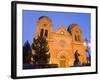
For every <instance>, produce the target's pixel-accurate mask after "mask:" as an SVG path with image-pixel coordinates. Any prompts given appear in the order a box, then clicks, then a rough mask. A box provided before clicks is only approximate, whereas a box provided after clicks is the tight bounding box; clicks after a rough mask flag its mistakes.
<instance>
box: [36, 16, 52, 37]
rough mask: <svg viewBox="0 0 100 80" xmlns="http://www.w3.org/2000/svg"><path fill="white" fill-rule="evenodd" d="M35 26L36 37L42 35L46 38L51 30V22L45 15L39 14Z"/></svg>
mask: <svg viewBox="0 0 100 80" xmlns="http://www.w3.org/2000/svg"><path fill="white" fill-rule="evenodd" d="M36 26H37V28H36V35H35V36H36V37H38V36H40V35H42V36H45V37H46V38H49V37H50V33H51V32H52V22H51V20H50V18H48V17H47V16H41V17H40V18H39V19H38V21H37V25H36Z"/></svg>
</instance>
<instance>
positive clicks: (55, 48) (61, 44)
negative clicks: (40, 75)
mask: <svg viewBox="0 0 100 80" xmlns="http://www.w3.org/2000/svg"><path fill="white" fill-rule="evenodd" d="M40 34H42V35H44V36H46V38H47V41H48V45H49V52H50V64H58V66H59V67H69V66H73V64H74V61H75V57H74V54H75V51H76V50H77V51H78V53H79V54H80V56H79V61H80V63H81V64H83V63H87V60H86V51H85V46H84V40H83V37H82V30H81V29H80V27H79V26H78V25H77V24H70V25H69V27H68V29H66V28H65V27H64V26H61V27H60V28H59V29H57V30H56V31H55V32H53V24H52V21H51V19H50V18H48V17H47V16H41V17H40V18H39V19H38V21H37V27H36V35H35V37H38V36H39V35H40Z"/></svg>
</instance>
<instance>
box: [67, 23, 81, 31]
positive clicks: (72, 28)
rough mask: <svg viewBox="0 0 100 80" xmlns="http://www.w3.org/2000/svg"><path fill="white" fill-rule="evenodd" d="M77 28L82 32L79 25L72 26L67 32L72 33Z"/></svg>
mask: <svg viewBox="0 0 100 80" xmlns="http://www.w3.org/2000/svg"><path fill="white" fill-rule="evenodd" d="M75 28H77V29H79V30H80V31H81V29H80V28H79V26H78V24H70V25H69V27H68V29H67V30H68V31H69V32H70V33H71V32H72V31H73V30H74V29H75Z"/></svg>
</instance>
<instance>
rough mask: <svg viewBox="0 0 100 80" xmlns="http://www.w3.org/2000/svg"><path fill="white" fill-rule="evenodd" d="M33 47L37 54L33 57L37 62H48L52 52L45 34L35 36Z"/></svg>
mask: <svg viewBox="0 0 100 80" xmlns="http://www.w3.org/2000/svg"><path fill="white" fill-rule="evenodd" d="M32 48H33V49H34V50H35V54H34V55H33V58H34V60H35V63H36V64H48V62H49V58H50V53H49V47H48V42H47V40H46V37H45V36H42V35H40V36H38V38H37V39H36V38H34V40H33V44H32Z"/></svg>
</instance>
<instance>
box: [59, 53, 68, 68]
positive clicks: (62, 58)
mask: <svg viewBox="0 0 100 80" xmlns="http://www.w3.org/2000/svg"><path fill="white" fill-rule="evenodd" d="M58 64H59V67H66V55H65V52H64V51H60V52H59V54H58Z"/></svg>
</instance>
